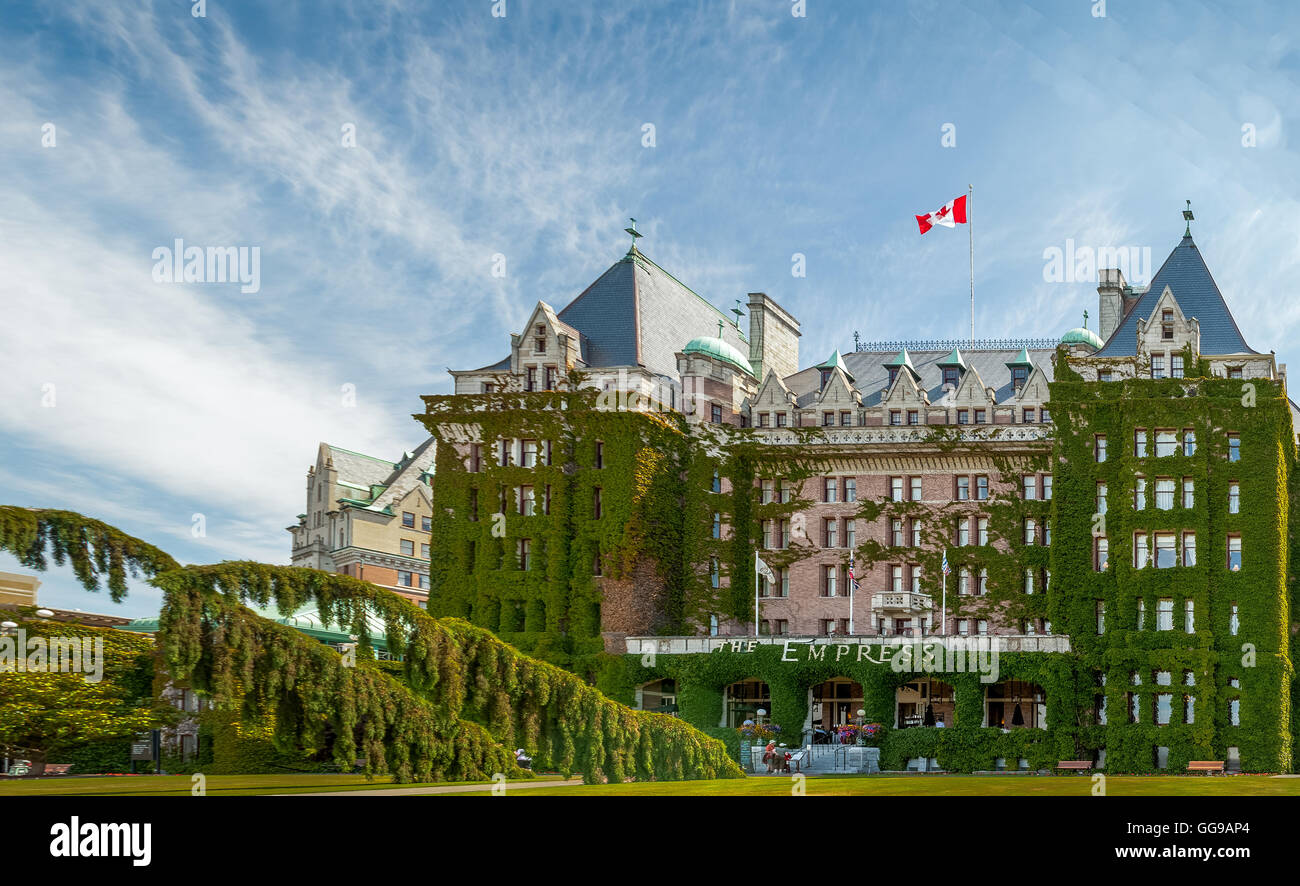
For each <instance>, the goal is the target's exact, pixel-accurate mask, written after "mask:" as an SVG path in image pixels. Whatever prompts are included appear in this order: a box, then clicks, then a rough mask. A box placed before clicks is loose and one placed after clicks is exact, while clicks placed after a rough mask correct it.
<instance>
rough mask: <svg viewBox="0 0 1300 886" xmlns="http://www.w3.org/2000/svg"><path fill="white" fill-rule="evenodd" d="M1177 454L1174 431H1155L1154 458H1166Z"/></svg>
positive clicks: (1176, 440)
mask: <svg viewBox="0 0 1300 886" xmlns="http://www.w3.org/2000/svg"><path fill="white" fill-rule="evenodd" d="M1177 454H1178V434H1177V432H1175V431H1156V457H1157V458H1166V457H1168V456H1170V455H1177Z"/></svg>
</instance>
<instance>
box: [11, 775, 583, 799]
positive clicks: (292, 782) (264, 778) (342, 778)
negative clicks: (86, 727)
mask: <svg viewBox="0 0 1300 886" xmlns="http://www.w3.org/2000/svg"><path fill="white" fill-rule="evenodd" d="M542 777H543V778H559V776H542ZM525 780H531V779H525ZM481 783H482V784H491V782H481ZM190 784H191V782H190V776H188V775H112V776H103V777H87V778H39V779H10V780H0V797H33V796H51V797H73V796H150V797H181V796H184V797H188V796H190ZM449 784H469V782H449ZM206 787H207V793H208V796H231V797H234V796H246V795H250V794H301V793H307V792H316V791H373V790H378V789H383V788H386V787H391V788H409V787H416V785H409V784H394V783H393V779H392V778H391V777H388V776H383V777H379V778H376V779H375V780H374V781H366V777H365V776H364V775H320V774H315V773H311V774H296V773H288V774H285V775H209V776H208V777H207V785H206Z"/></svg>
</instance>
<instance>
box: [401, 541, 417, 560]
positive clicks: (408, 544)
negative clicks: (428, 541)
mask: <svg viewBox="0 0 1300 886" xmlns="http://www.w3.org/2000/svg"><path fill="white" fill-rule="evenodd" d="M401 550H402V556H403V557H414V556H415V542H413V541H411V540H410V539H409V538H404V539H402V540H401Z"/></svg>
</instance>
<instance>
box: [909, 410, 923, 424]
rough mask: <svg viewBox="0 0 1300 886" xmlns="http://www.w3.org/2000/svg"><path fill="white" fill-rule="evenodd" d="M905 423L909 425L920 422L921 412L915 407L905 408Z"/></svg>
mask: <svg viewBox="0 0 1300 886" xmlns="http://www.w3.org/2000/svg"><path fill="white" fill-rule="evenodd" d="M907 423H908V424H909V425H919V424H920V423H921V413H919V412H917V411H916V410H915V409H909V410H907Z"/></svg>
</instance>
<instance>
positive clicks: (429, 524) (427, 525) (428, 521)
mask: <svg viewBox="0 0 1300 886" xmlns="http://www.w3.org/2000/svg"><path fill="white" fill-rule="evenodd" d="M420 528H421V529H423V530H424V531H425V532H432V531H433V518H432V517H430V516H428V515H427V514H426V515H425V516H423V517H421V518H420Z"/></svg>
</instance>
